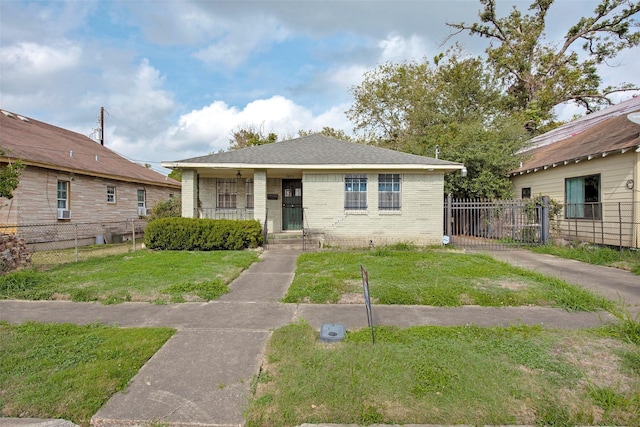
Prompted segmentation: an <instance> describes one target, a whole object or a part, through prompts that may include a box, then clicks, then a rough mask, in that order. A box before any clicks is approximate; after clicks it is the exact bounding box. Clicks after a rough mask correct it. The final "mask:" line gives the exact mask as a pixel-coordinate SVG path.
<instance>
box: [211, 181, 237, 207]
mask: <svg viewBox="0 0 640 427" xmlns="http://www.w3.org/2000/svg"><path fill="white" fill-rule="evenodd" d="M237 184H238V180H237V179H217V180H216V187H217V188H216V193H217V194H218V200H217V205H216V207H217V208H218V209H235V208H236V196H237V193H238V192H237V189H236V187H237Z"/></svg>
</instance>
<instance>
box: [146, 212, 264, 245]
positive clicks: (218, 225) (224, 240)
mask: <svg viewBox="0 0 640 427" xmlns="http://www.w3.org/2000/svg"><path fill="white" fill-rule="evenodd" d="M144 243H145V245H146V246H147V247H148V248H150V249H164V250H187V251H215V250H240V249H246V248H255V247H257V246H260V245H261V244H262V226H261V225H260V223H259V222H258V221H255V220H244V221H240V220H231V219H198V218H159V219H157V220H155V221H151V222H150V223H149V224H148V225H147V228H146V230H145V233H144Z"/></svg>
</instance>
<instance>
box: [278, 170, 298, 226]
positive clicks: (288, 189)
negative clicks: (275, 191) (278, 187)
mask: <svg viewBox="0 0 640 427" xmlns="http://www.w3.org/2000/svg"><path fill="white" fill-rule="evenodd" d="M282 229H283V230H302V180H301V179H283V180H282Z"/></svg>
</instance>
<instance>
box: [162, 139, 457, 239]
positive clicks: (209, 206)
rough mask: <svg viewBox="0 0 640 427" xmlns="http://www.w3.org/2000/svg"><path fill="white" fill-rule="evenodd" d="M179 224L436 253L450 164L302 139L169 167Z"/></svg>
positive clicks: (332, 141) (168, 164) (452, 168)
mask: <svg viewBox="0 0 640 427" xmlns="http://www.w3.org/2000/svg"><path fill="white" fill-rule="evenodd" d="M162 165H163V166H164V167H168V168H175V169H180V170H181V171H182V215H183V216H185V217H201V218H202V217H204V218H249V219H256V220H258V221H260V223H262V224H265V223H266V226H267V229H268V232H269V233H280V232H288V231H297V230H301V229H302V228H303V227H304V228H305V229H306V230H309V231H310V232H311V234H312V235H313V236H314V238H315V239H318V240H319V241H320V242H323V243H326V244H332V245H339V246H361V247H362V246H367V245H369V244H371V243H372V244H374V245H381V244H387V243H395V242H403V241H405V242H413V243H415V244H417V245H428V244H440V243H441V242H442V236H443V208H442V206H443V197H444V196H443V195H444V175H445V174H446V173H448V172H453V171H456V170H461V169H463V167H464V166H463V165H462V164H459V163H453V162H448V161H444V160H437V159H433V158H429V157H422V156H416V155H412V154H407V153H400V152H397V151H392V150H387V149H382V148H377V147H373V146H368V145H363V144H355V143H351V142H345V141H340V140H337V139H333V138H328V137H325V136H322V135H318V134H315V135H311V136H307V137H303V138H297V139H292V140H288V141H281V142H275V143H272V144H267V145H261V146H256V147H250V148H245V149H241V150H235V151H229V152H224V153H218V154H211V155H208V156H202V157H196V158H192V159H186V160H180V161H175V162H163V163H162Z"/></svg>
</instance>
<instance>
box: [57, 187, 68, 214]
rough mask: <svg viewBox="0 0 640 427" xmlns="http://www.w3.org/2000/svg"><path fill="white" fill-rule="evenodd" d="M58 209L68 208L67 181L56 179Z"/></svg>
mask: <svg viewBox="0 0 640 427" xmlns="http://www.w3.org/2000/svg"><path fill="white" fill-rule="evenodd" d="M58 209H65V210H68V209H69V181H58Z"/></svg>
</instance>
